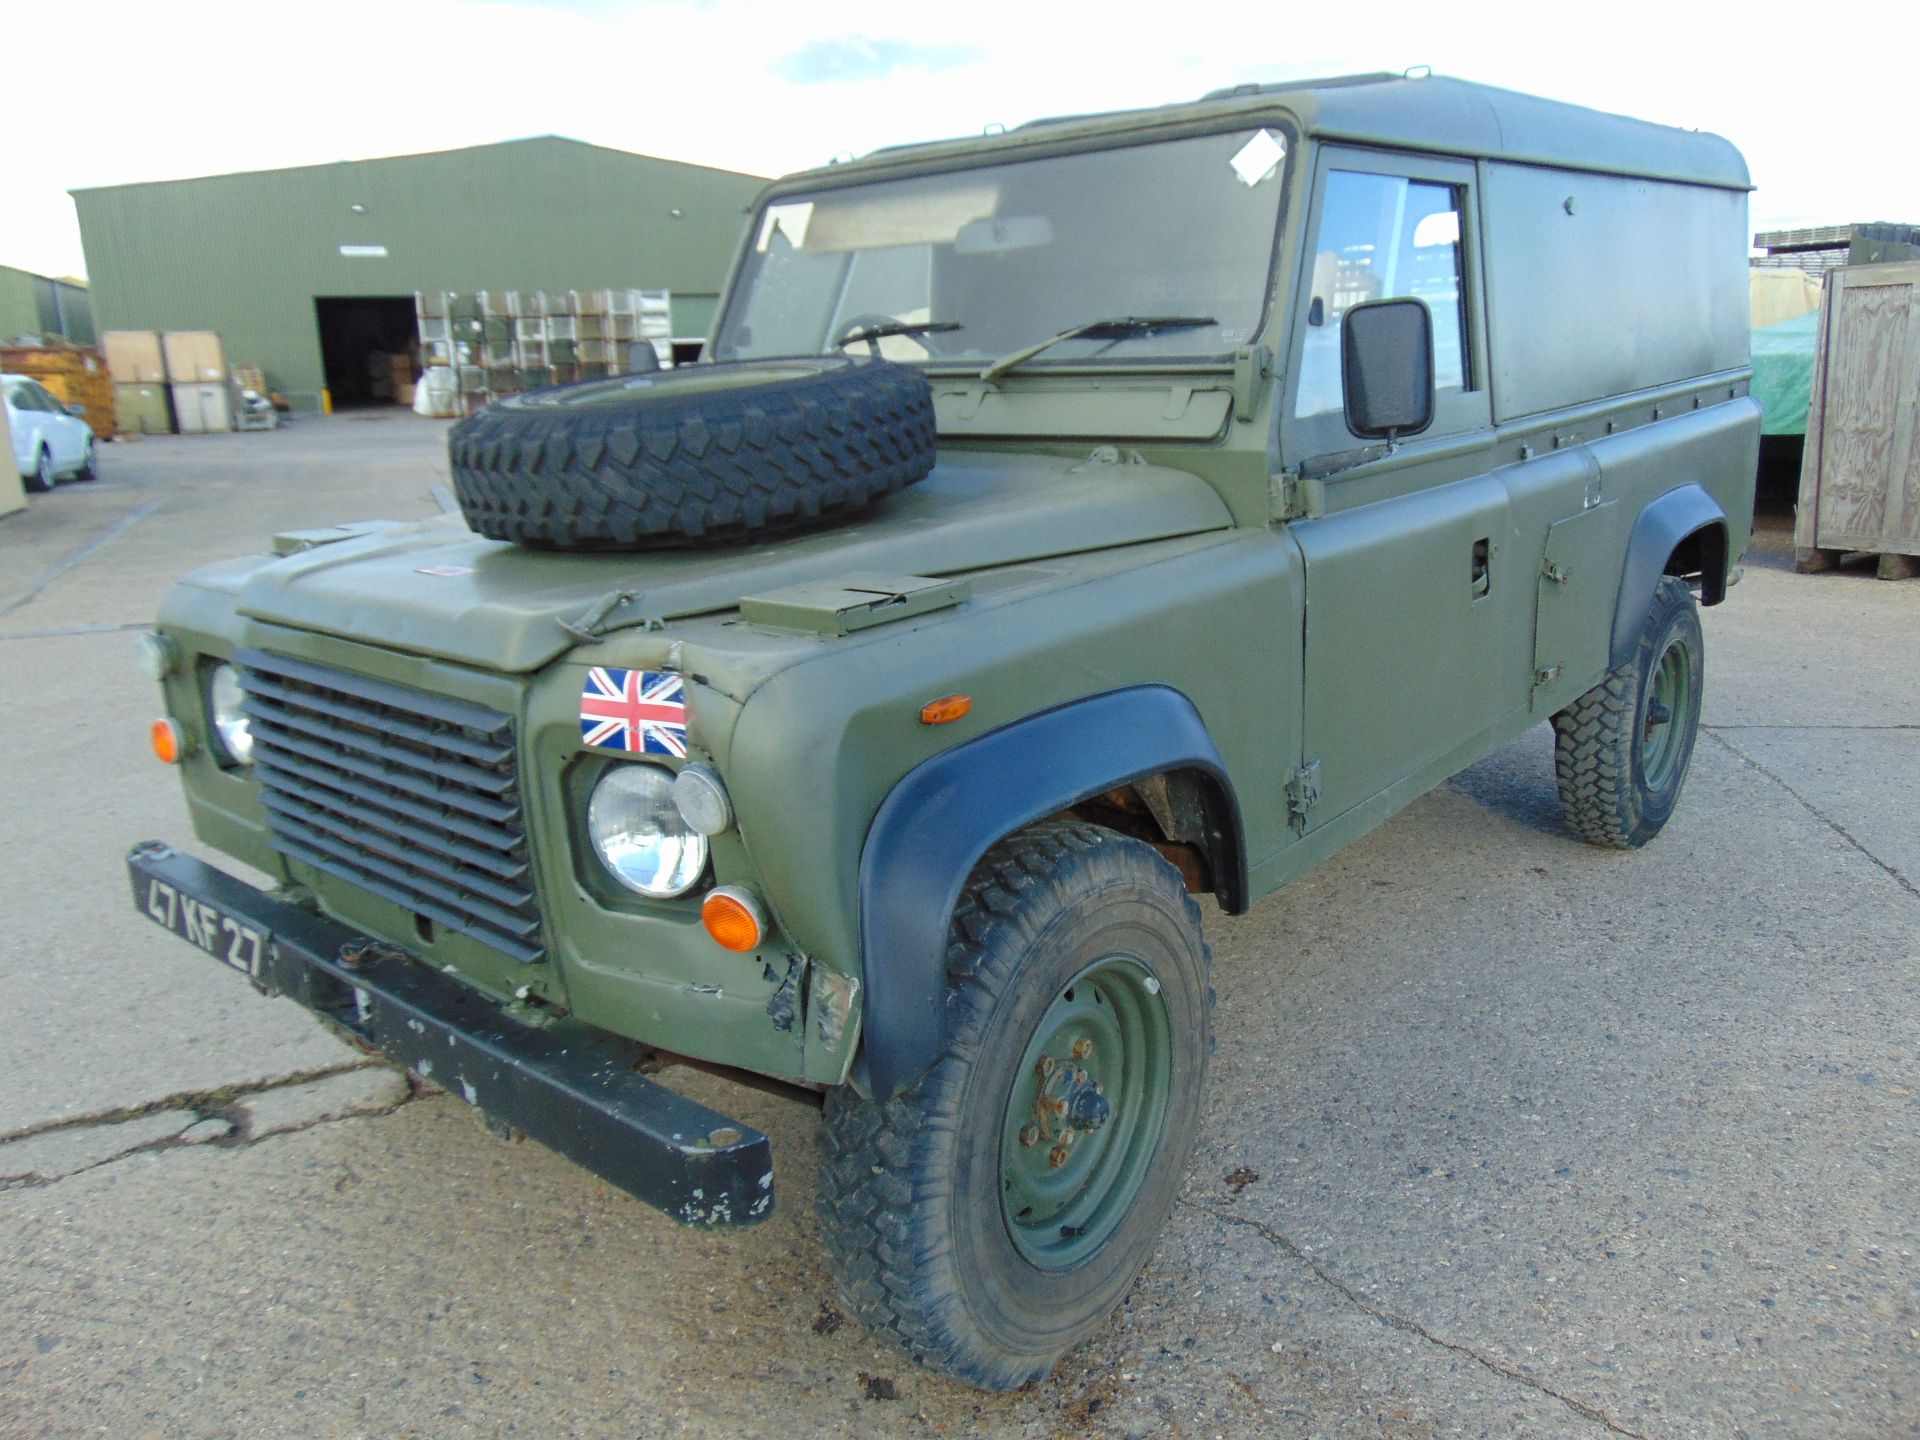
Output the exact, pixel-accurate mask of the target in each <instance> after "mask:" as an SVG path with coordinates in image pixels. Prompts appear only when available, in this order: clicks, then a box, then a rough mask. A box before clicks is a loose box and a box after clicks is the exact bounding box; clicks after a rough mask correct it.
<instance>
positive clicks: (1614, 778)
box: [1553, 575, 1706, 850]
mask: <svg viewBox="0 0 1920 1440" xmlns="http://www.w3.org/2000/svg"><path fill="white" fill-rule="evenodd" d="M1705 670H1706V649H1705V644H1704V642H1703V639H1702V636H1701V633H1700V610H1699V607H1698V605H1697V604H1696V603H1695V601H1694V598H1693V592H1692V591H1691V590H1689V589H1688V588H1687V585H1686V582H1685V581H1683V580H1678V579H1676V578H1674V577H1673V576H1671V575H1669V576H1665V577H1663V578H1662V579H1661V581H1660V584H1659V586H1658V587H1657V588H1656V589H1655V591H1654V595H1653V606H1652V608H1651V609H1650V610H1649V611H1648V614H1647V620H1646V624H1645V625H1644V626H1643V627H1642V628H1641V631H1640V638H1639V640H1638V642H1637V643H1636V644H1635V646H1634V652H1633V655H1632V656H1631V658H1629V659H1628V660H1627V661H1626V663H1625V664H1623V665H1620V666H1618V667H1616V668H1615V669H1613V670H1609V671H1608V672H1607V675H1606V678H1605V679H1603V680H1602V681H1601V682H1600V683H1599V684H1598V685H1596V686H1594V687H1593V688H1592V689H1591V690H1589V691H1587V692H1586V694H1584V695H1582V696H1581V697H1580V698H1579V699H1578V700H1575V701H1574V702H1573V703H1572V704H1571V705H1569V706H1567V708H1566V709H1564V710H1562V711H1561V712H1560V713H1559V714H1557V715H1555V716H1554V717H1553V762H1554V776H1555V778H1556V779H1557V780H1558V782H1559V787H1560V808H1561V810H1562V811H1563V812H1564V813H1565V815H1566V817H1567V823H1568V825H1570V826H1571V827H1572V828H1573V831H1574V833H1575V834H1577V835H1578V836H1579V837H1580V838H1581V839H1582V840H1585V841H1586V842H1587V843H1588V844H1590V845H1604V846H1609V847H1612V848H1615V849H1623V850H1625V849H1637V848H1638V847H1640V846H1642V845H1644V844H1646V843H1647V842H1648V841H1649V840H1651V839H1652V838H1653V837H1654V836H1655V835H1658V834H1659V833H1660V830H1661V827H1663V826H1664V825H1665V824H1666V823H1667V821H1668V820H1669V819H1670V818H1671V817H1672V815H1673V810H1674V806H1675V805H1676V804H1677V803H1678V802H1679V799H1680V790H1681V787H1682V786H1683V785H1685V784H1686V779H1687V769H1688V767H1689V765H1690V764H1691V763H1692V760H1693V745H1694V740H1695V738H1696V737H1697V735H1698V732H1699V724H1700V695H1701V680H1702V677H1703V675H1704V674H1705ZM1663 697H1664V698H1663ZM1662 710H1665V711H1667V712H1668V718H1666V719H1664V720H1660V719H1658V718H1657V717H1658V716H1659V715H1660V713H1661V711H1662Z"/></svg>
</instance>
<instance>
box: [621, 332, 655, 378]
mask: <svg viewBox="0 0 1920 1440" xmlns="http://www.w3.org/2000/svg"><path fill="white" fill-rule="evenodd" d="M659 368H660V352H659V351H657V350H655V349H654V348H653V342H652V341H651V340H635V341H634V342H633V343H632V344H630V345H628V346H627V373H628V374H629V375H651V374H652V373H653V372H654V371H656V370H658V369H659Z"/></svg>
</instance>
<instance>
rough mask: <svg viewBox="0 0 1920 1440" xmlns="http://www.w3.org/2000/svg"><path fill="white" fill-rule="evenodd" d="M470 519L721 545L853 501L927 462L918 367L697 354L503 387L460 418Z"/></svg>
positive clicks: (544, 538)
mask: <svg viewBox="0 0 1920 1440" xmlns="http://www.w3.org/2000/svg"><path fill="white" fill-rule="evenodd" d="M448 449H449V453H450V459H451V462H452V469H453V491H454V495H455V497H456V498H457V499H458V500H459V503H460V512H461V514H462V515H464V516H465V517H466V521H467V524H468V525H469V526H471V527H472V528H473V529H474V530H475V531H476V532H478V533H479V534H481V535H485V536H487V537H489V538H490V539H495V540H510V541H514V542H516V543H518V544H521V545H529V546H535V547H540V548H545V549H554V550H634V549H650V548H654V547H665V546H692V545H714V544H723V543H726V542H729V541H739V540H745V539H749V538H757V537H760V536H765V535H769V534H775V533H778V532H780V531H783V530H788V529H793V528H796V527H799V526H803V525H810V524H815V523H819V522H822V521H828V520H832V519H836V518H839V517H843V516H848V515H852V514H854V513H856V512H858V511H860V510H863V509H865V508H866V507H867V506H869V505H871V504H873V503H874V502H875V501H877V500H880V499H882V498H883V497H885V496H888V495H892V494H894V493H896V492H898V491H900V490H902V489H904V488H905V487H906V486H908V485H911V484H913V483H914V482H915V481H917V480H920V479H921V478H923V477H924V476H925V475H926V474H927V472H928V471H929V470H931V469H932V468H933V461H934V421H933V392H932V391H931V389H930V388H929V387H928V385H927V381H926V377H925V376H923V375H921V374H920V373H919V372H918V371H917V370H913V369H910V368H908V367H906V366H903V365H892V364H888V363H886V362H884V361H881V362H875V361H861V360H853V359H847V358H843V357H839V356H822V357H819V358H801V359H793V360H768V361H743V362H739V363H733V364H718V365H693V366H687V367H684V368H681V369H677V370H666V371H658V372H652V373H648V374H643V375H623V376H618V377H615V378H612V379H606V380H588V381H583V382H581V383H579V384H576V385H556V386H551V387H549V388H547V389H544V390H534V391H529V392H528V393H526V394H524V395H514V396H509V397H507V398H505V399H503V400H501V401H499V402H498V403H496V404H493V405H489V406H488V407H487V408H486V409H484V410H482V411H481V412H480V413H479V414H478V415H475V416H474V417H473V418H471V419H469V420H465V421H462V422H461V423H460V424H459V425H456V426H455V427H454V429H453V432H452V434H451V436H450V437H449V440H448Z"/></svg>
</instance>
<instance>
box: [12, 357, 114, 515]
mask: <svg viewBox="0 0 1920 1440" xmlns="http://www.w3.org/2000/svg"><path fill="white" fill-rule="evenodd" d="M0 391H4V392H5V395H6V406H7V425H8V428H9V429H11V430H12V431H13V459H14V463H15V464H16V465H18V466H19V467H20V477H21V479H23V480H24V481H26V485H27V489H29V490H35V491H43V490H51V489H52V488H53V487H54V482H55V481H57V480H61V479H72V480H91V479H93V477H94V476H95V475H97V474H98V473H99V471H97V470H96V469H95V468H94V461H93V427H92V426H91V425H89V424H87V422H86V421H85V420H82V419H81V418H80V416H81V415H82V414H83V413H84V412H83V411H82V410H81V408H80V407H79V406H78V405H75V406H72V407H68V406H66V405H63V404H61V403H60V399H59V397H58V396H56V395H55V394H54V393H53V392H52V391H50V390H48V389H47V388H46V386H44V385H42V384H41V383H40V382H39V381H37V380H34V379H30V378H29V377H27V376H25V375H0Z"/></svg>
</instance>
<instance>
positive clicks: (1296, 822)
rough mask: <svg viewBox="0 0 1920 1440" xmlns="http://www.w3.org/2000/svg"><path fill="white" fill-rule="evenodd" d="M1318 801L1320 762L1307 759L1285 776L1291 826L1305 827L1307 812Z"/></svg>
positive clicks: (1297, 828) (1298, 828)
mask: <svg viewBox="0 0 1920 1440" xmlns="http://www.w3.org/2000/svg"><path fill="white" fill-rule="evenodd" d="M1319 803H1320V762H1319V761H1318V760H1309V761H1307V763H1306V764H1304V765H1302V766H1300V767H1299V768H1298V769H1296V770H1294V771H1293V772H1292V773H1291V774H1289V775H1288V776H1287V811H1288V814H1289V815H1290V816H1291V818H1292V823H1293V828H1294V829H1296V830H1304V829H1306V828H1307V812H1308V811H1309V810H1311V809H1313V807H1314V806H1315V805H1318V804H1319Z"/></svg>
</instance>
